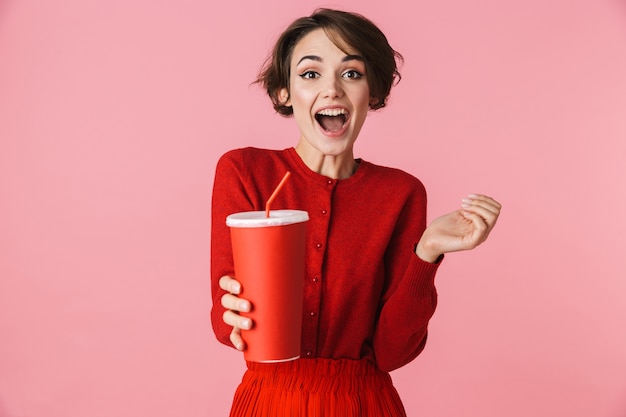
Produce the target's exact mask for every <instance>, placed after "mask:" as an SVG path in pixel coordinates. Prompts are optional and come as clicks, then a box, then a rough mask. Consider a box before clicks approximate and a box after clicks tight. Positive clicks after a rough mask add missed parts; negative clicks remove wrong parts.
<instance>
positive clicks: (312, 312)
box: [309, 311, 317, 317]
mask: <svg viewBox="0 0 626 417" xmlns="http://www.w3.org/2000/svg"><path fill="white" fill-rule="evenodd" d="M309 315H310V316H311V317H315V316H317V313H316V312H315V311H311V312H310V313H309Z"/></svg>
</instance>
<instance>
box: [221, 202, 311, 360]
mask: <svg viewBox="0 0 626 417" xmlns="http://www.w3.org/2000/svg"><path fill="white" fill-rule="evenodd" d="M308 220H309V216H308V213H307V212H306V211H300V210H272V211H270V217H269V218H267V217H265V212H264V211H249V212H242V213H235V214H231V215H230V216H228V217H227V218H226V224H227V225H228V226H229V227H230V235H231V240H232V245H233V261H234V263H235V278H236V279H237V280H238V281H239V282H240V283H241V287H242V292H241V297H242V298H245V299H247V300H250V303H251V304H252V310H251V311H250V312H249V313H245V314H242V315H245V316H246V317H250V318H251V319H252V320H253V321H254V325H253V327H252V329H250V330H242V332H241V336H242V338H243V339H244V341H245V342H246V349H245V350H244V358H245V359H246V360H248V361H252V362H284V361H289V360H294V359H297V358H299V357H300V338H301V333H302V291H303V285H304V247H305V231H306V222H307V221H308Z"/></svg>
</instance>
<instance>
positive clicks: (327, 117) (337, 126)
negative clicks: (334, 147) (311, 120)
mask: <svg viewBox="0 0 626 417" xmlns="http://www.w3.org/2000/svg"><path fill="white" fill-rule="evenodd" d="M315 120H317V122H318V123H319V124H320V126H321V127H322V129H324V130H325V131H327V132H337V131H339V130H341V129H342V128H343V127H344V125H345V124H346V121H347V120H348V112H347V111H346V109H324V110H320V111H319V112H317V113H316V114H315Z"/></svg>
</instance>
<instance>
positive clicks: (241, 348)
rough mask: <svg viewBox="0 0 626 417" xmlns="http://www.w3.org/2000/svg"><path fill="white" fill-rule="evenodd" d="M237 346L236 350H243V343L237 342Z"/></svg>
mask: <svg viewBox="0 0 626 417" xmlns="http://www.w3.org/2000/svg"><path fill="white" fill-rule="evenodd" d="M235 347H236V348H237V350H243V343H237V346H235Z"/></svg>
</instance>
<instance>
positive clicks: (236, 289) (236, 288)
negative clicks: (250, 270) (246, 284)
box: [230, 282, 241, 294]
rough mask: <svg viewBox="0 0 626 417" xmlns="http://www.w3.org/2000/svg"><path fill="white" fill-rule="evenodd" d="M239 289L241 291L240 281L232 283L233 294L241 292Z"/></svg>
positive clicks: (231, 290)
mask: <svg viewBox="0 0 626 417" xmlns="http://www.w3.org/2000/svg"><path fill="white" fill-rule="evenodd" d="M239 291H241V284H239V283H238V282H236V283H234V284H231V286H230V292H231V293H233V294H239Z"/></svg>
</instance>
